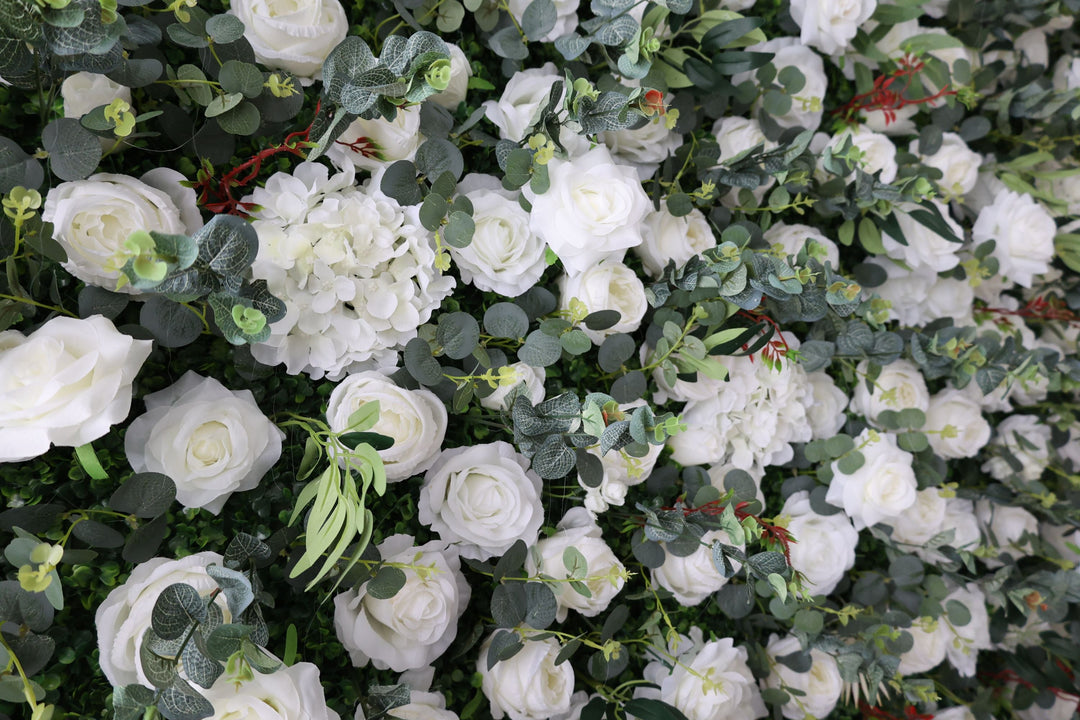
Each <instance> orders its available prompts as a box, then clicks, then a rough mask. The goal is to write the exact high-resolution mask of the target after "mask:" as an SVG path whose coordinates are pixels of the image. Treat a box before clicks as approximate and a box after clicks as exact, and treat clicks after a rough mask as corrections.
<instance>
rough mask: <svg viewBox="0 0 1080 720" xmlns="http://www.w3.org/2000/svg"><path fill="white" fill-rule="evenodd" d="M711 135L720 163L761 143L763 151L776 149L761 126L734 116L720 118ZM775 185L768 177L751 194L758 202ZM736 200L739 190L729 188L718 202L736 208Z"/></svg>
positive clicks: (747, 119) (773, 180)
mask: <svg viewBox="0 0 1080 720" xmlns="http://www.w3.org/2000/svg"><path fill="white" fill-rule="evenodd" d="M712 134H713V136H715V137H716V142H717V144H718V145H719V146H720V162H721V163H725V162H727V161H729V160H731V159H732V158H734V157H735V156H737V155H739V154H740V153H744V152H746V151H747V150H750V149H752V148H754V147H756V146H757V145H759V144H762V143H763V144H764V145H763V147H762V149H763V150H771V149H773V148H774V147H776V143H774V142H772V141H770V140H768V139H767V138H766V137H765V133H764V132H763V131H762V129H761V124H760V123H758V121H757V120H755V119H754V118H746V117H738V116H734V115H733V116H729V117H724V118H720V119H719V120H717V121H716V122H715V123H713V126H712ZM775 184H776V179H775V178H772V177H770V178H768V180H766V181H765V184H764V185H759V186H758V187H756V188H754V189H753V190H752V191H751V192H752V193H753V194H754V197H756V198H757V199H758V201H759V202H760V201H761V200H762V199H763V198H764V197H765V193H766V192H768V190H769V188H771V187H772V186H773V185H775ZM738 198H739V189H738V188H731V189H730V190H728V191H727V192H726V193H724V195H723V196H721V198H720V201H721V202H722V203H723V204H724V205H726V206H728V207H736V206H738V204H739V199H738Z"/></svg>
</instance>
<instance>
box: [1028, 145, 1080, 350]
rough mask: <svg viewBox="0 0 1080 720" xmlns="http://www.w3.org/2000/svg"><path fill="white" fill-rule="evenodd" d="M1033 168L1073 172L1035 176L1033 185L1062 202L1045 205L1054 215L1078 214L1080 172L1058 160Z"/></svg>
mask: <svg viewBox="0 0 1080 720" xmlns="http://www.w3.org/2000/svg"><path fill="white" fill-rule="evenodd" d="M1035 169H1036V170H1038V171H1040V172H1048V173H1054V172H1059V171H1072V172H1073V174H1071V175H1063V176H1061V177H1049V178H1045V177H1036V178H1035V187H1036V188H1038V189H1039V190H1042V191H1043V192H1048V193H1049V194H1050V195H1052V196H1053V197H1055V198H1057V199H1058V200H1060V201H1061V202H1062V203H1064V207H1050V206H1046V210H1047V212H1049V213H1050V214H1051V215H1053V216H1054V217H1056V218H1058V217H1074V216H1076V215H1080V174H1077V168H1076V166H1074V165H1062V164H1061V163H1059V162H1046V163H1042V164H1041V165H1039V166H1037V167H1036V168H1035ZM1059 232H1068V231H1067V230H1065V228H1060V229H1059ZM1074 330H1075V328H1074ZM1044 332H1045V330H1044Z"/></svg>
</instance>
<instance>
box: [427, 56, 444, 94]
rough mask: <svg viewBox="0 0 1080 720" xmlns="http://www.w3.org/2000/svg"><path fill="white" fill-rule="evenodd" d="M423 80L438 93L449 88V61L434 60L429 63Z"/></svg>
mask: <svg viewBox="0 0 1080 720" xmlns="http://www.w3.org/2000/svg"><path fill="white" fill-rule="evenodd" d="M424 80H426V81H427V84H428V85H430V86H431V87H433V88H435V89H436V90H438V91H439V92H442V91H443V90H445V89H446V88H447V87H449V86H450V61H449V60H436V61H435V62H433V63H431V65H429V66H428V69H427V72H425V73H424Z"/></svg>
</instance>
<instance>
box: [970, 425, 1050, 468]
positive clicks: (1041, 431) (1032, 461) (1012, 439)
mask: <svg viewBox="0 0 1080 720" xmlns="http://www.w3.org/2000/svg"><path fill="white" fill-rule="evenodd" d="M1017 435H1019V436H1020V437H1022V438H1023V439H1024V442H1023V443H1020V442H1019V441H1018V440H1017V439H1016V436H1017ZM994 445H995V446H997V447H998V448H1000V449H1001V451H1003V452H1008V453H1010V454H1011V455H1012V456H1013V457H1015V458H1016V459H1017V460H1019V461H1020V464H1021V465H1022V468H1021V469H1020V470H1019V472H1018V474H1019V476H1020V479H1021V480H1023V481H1024V482H1034V481H1036V480H1038V479H1039V478H1040V477H1041V476H1042V474H1043V470H1045V469H1046V468H1047V466H1049V465H1050V449H1051V446H1050V427H1049V426H1048V425H1045V424H1044V423H1043V422H1042V420H1040V419H1039V418H1038V417H1036V416H1035V415H1010V416H1009V417H1007V418H1005V420H1003V421H1002V422H1001V423H999V424H998V426H997V433H996V437H995V442H994ZM982 471H983V472H986V473H990V475H991V476H993V478H994V479H995V480H1004V479H1006V478H1008V477H1009V476H1011V475H1012V474H1013V473H1014V472H1016V471H1014V470H1013V469H1012V468H1011V467H1009V463H1007V462H1006V461H1005V458H1003V457H991V458H990V459H989V460H987V461H986V462H985V463H983V466H982Z"/></svg>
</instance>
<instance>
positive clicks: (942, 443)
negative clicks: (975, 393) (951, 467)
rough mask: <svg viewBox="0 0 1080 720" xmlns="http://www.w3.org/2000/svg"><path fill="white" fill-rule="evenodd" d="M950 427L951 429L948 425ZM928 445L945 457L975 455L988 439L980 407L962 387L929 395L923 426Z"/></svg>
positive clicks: (953, 458) (988, 432)
mask: <svg viewBox="0 0 1080 720" xmlns="http://www.w3.org/2000/svg"><path fill="white" fill-rule="evenodd" d="M950 428H951V429H950ZM923 430H924V431H925V432H926V439H927V440H929V441H930V447H932V448H933V449H934V452H936V453H937V454H938V455H940V456H941V457H943V458H945V459H947V460H956V459H959V458H969V457H975V455H976V454H977V453H978V452H979V450H981V449H982V447H983V445H985V444H986V443H987V442H989V441H990V423H988V422H987V421H986V418H984V417H983V415H982V408H981V407H979V404H978V403H977V402H975V401H974V400H973V399H972V398H971V396H970V395H968V394H967V393H965V392H963V391H962V390H956V389H951V390H943V391H941V392H939V393H938V394H936V395H934V396H933V397H931V398H930V403H929V405H928V406H927V409H926V425H924V426H923Z"/></svg>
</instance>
